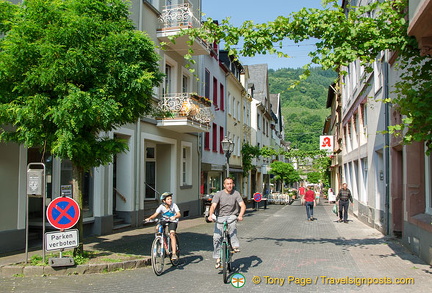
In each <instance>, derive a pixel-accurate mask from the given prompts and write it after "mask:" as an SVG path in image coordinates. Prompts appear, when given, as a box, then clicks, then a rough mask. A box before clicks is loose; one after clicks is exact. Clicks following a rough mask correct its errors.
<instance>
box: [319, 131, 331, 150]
mask: <svg viewBox="0 0 432 293" xmlns="http://www.w3.org/2000/svg"><path fill="white" fill-rule="evenodd" d="M333 149H334V146H333V136H332V135H321V136H320V150H328V151H333Z"/></svg>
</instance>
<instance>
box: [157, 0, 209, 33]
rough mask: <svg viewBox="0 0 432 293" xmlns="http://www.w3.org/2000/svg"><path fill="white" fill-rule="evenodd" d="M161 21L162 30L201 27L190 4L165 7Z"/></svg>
mask: <svg viewBox="0 0 432 293" xmlns="http://www.w3.org/2000/svg"><path fill="white" fill-rule="evenodd" d="M159 20H160V21H161V22H162V24H163V27H162V29H169V28H193V27H200V25H201V23H200V21H199V20H198V18H196V17H195V16H194V14H193V11H192V6H191V5H190V4H189V3H183V4H178V5H168V6H165V8H164V10H163V11H162V14H161V16H160V17H159Z"/></svg>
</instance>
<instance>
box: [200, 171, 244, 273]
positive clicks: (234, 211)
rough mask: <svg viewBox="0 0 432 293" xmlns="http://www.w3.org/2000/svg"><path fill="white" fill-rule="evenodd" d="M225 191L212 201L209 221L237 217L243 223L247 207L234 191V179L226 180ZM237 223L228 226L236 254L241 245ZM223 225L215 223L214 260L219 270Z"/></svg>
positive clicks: (220, 220)
mask: <svg viewBox="0 0 432 293" xmlns="http://www.w3.org/2000/svg"><path fill="white" fill-rule="evenodd" d="M223 186H224V189H223V190H221V191H219V192H217V193H216V194H215V195H214V197H213V200H212V204H211V207H210V213H209V217H208V219H209V221H215V220H216V217H215V216H214V214H215V215H216V216H217V217H218V222H223V221H226V220H231V219H232V218H233V217H234V218H235V217H237V220H238V221H243V215H244V213H245V212H246V205H245V203H244V202H243V199H242V197H241V196H240V193H239V192H238V191H236V190H234V180H233V179H232V178H229V177H227V178H225V180H224V184H223ZM236 223H237V221H233V222H232V223H231V224H229V225H228V232H229V235H230V239H231V246H232V247H233V250H234V252H239V251H240V250H239V247H240V243H239V240H238V237H237V225H236ZM222 230H223V224H220V223H215V227H214V233H213V247H214V251H213V258H215V259H216V265H215V268H216V269H218V268H220V266H221V260H220V244H221V239H222Z"/></svg>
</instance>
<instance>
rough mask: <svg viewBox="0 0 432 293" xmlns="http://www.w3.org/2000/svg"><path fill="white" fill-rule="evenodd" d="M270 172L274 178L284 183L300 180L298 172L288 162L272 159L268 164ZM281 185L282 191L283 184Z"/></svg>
mask: <svg viewBox="0 0 432 293" xmlns="http://www.w3.org/2000/svg"><path fill="white" fill-rule="evenodd" d="M270 168H271V170H270V174H273V175H275V179H276V180H281V181H282V182H283V183H284V184H290V183H295V182H299V181H300V180H301V178H300V175H299V173H298V172H297V170H295V169H294V167H293V165H291V164H290V163H285V162H281V161H274V162H272V163H271V164H270ZM284 184H283V185H282V193H283V186H284Z"/></svg>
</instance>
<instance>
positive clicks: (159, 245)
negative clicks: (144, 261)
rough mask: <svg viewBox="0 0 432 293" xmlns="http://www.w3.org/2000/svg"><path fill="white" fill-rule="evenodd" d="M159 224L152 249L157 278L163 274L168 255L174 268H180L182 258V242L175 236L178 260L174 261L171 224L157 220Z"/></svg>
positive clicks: (153, 265) (152, 262)
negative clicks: (170, 231)
mask: <svg viewBox="0 0 432 293" xmlns="http://www.w3.org/2000/svg"><path fill="white" fill-rule="evenodd" d="M154 222H156V223H158V224H157V232H156V233H155V239H154V240H153V244H152V248H151V264H152V267H153V271H154V272H155V274H156V275H157V276H160V275H161V274H162V272H163V268H164V265H165V257H166V256H167V255H168V256H169V258H170V261H171V264H172V265H173V266H178V264H179V257H180V248H179V247H180V242H179V239H178V236H177V233H176V234H175V239H176V255H177V259H175V260H173V259H172V254H173V253H172V245H171V237H170V235H169V231H168V224H169V222H165V221H160V220H155V221H154Z"/></svg>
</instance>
